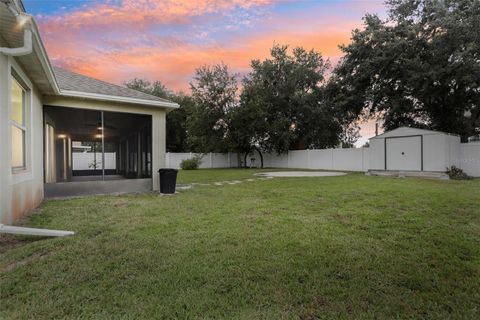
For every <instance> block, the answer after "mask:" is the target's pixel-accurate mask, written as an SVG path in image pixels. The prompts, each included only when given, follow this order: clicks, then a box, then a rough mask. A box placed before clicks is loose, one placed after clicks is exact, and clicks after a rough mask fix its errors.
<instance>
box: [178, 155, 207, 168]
mask: <svg viewBox="0 0 480 320" xmlns="http://www.w3.org/2000/svg"><path fill="white" fill-rule="evenodd" d="M202 158H203V156H202V155H199V154H196V155H194V156H193V157H192V158H190V159H185V160H182V162H181V163H180V168H182V169H183V170H197V169H198V167H200V164H201V163H202Z"/></svg>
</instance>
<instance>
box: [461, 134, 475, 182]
mask: <svg viewBox="0 0 480 320" xmlns="http://www.w3.org/2000/svg"><path fill="white" fill-rule="evenodd" d="M458 162H459V163H458V166H459V167H460V168H462V170H463V171H464V172H465V173H466V174H468V175H469V176H472V177H480V142H470V143H461V144H460V160H459V161H458Z"/></svg>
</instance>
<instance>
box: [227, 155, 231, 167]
mask: <svg viewBox="0 0 480 320" xmlns="http://www.w3.org/2000/svg"><path fill="white" fill-rule="evenodd" d="M227 161H228V166H227V168H231V167H232V162H231V161H230V151H228V153H227Z"/></svg>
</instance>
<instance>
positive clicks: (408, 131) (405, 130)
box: [370, 127, 458, 140]
mask: <svg viewBox="0 0 480 320" xmlns="http://www.w3.org/2000/svg"><path fill="white" fill-rule="evenodd" d="M431 134H447V135H451V136H458V135H456V134H452V133H447V132H441V131H434V130H426V129H418V128H410V127H399V128H396V129H393V130H390V131H387V132H384V133H382V134H379V135H378V136H375V137H372V138H370V140H372V139H383V138H388V137H399V136H408V135H431Z"/></svg>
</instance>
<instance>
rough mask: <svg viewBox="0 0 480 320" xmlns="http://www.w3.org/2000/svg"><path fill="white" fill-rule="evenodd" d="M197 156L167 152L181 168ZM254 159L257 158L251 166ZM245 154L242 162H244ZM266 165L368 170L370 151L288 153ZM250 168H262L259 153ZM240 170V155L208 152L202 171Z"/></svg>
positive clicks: (168, 161) (269, 158)
mask: <svg viewBox="0 0 480 320" xmlns="http://www.w3.org/2000/svg"><path fill="white" fill-rule="evenodd" d="M194 155H195V153H167V154H166V166H167V167H168V168H175V169H179V168H180V163H181V162H182V160H184V159H190V158H192V157H193V156H194ZM252 157H254V158H255V160H254V162H253V163H251V161H252V160H251V159H252ZM243 158H244V155H241V159H240V161H243ZM263 165H264V167H266V168H299V169H325V170H346V171H367V170H368V148H359V149H355V148H352V149H324V150H300V151H289V152H288V154H280V155H277V154H263ZM247 166H248V167H250V166H254V167H259V166H260V159H259V156H258V154H256V153H255V155H253V156H251V157H250V156H249V157H247ZM232 167H238V155H237V154H236V153H206V154H203V157H202V163H201V165H200V168H203V169H205V168H232Z"/></svg>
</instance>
